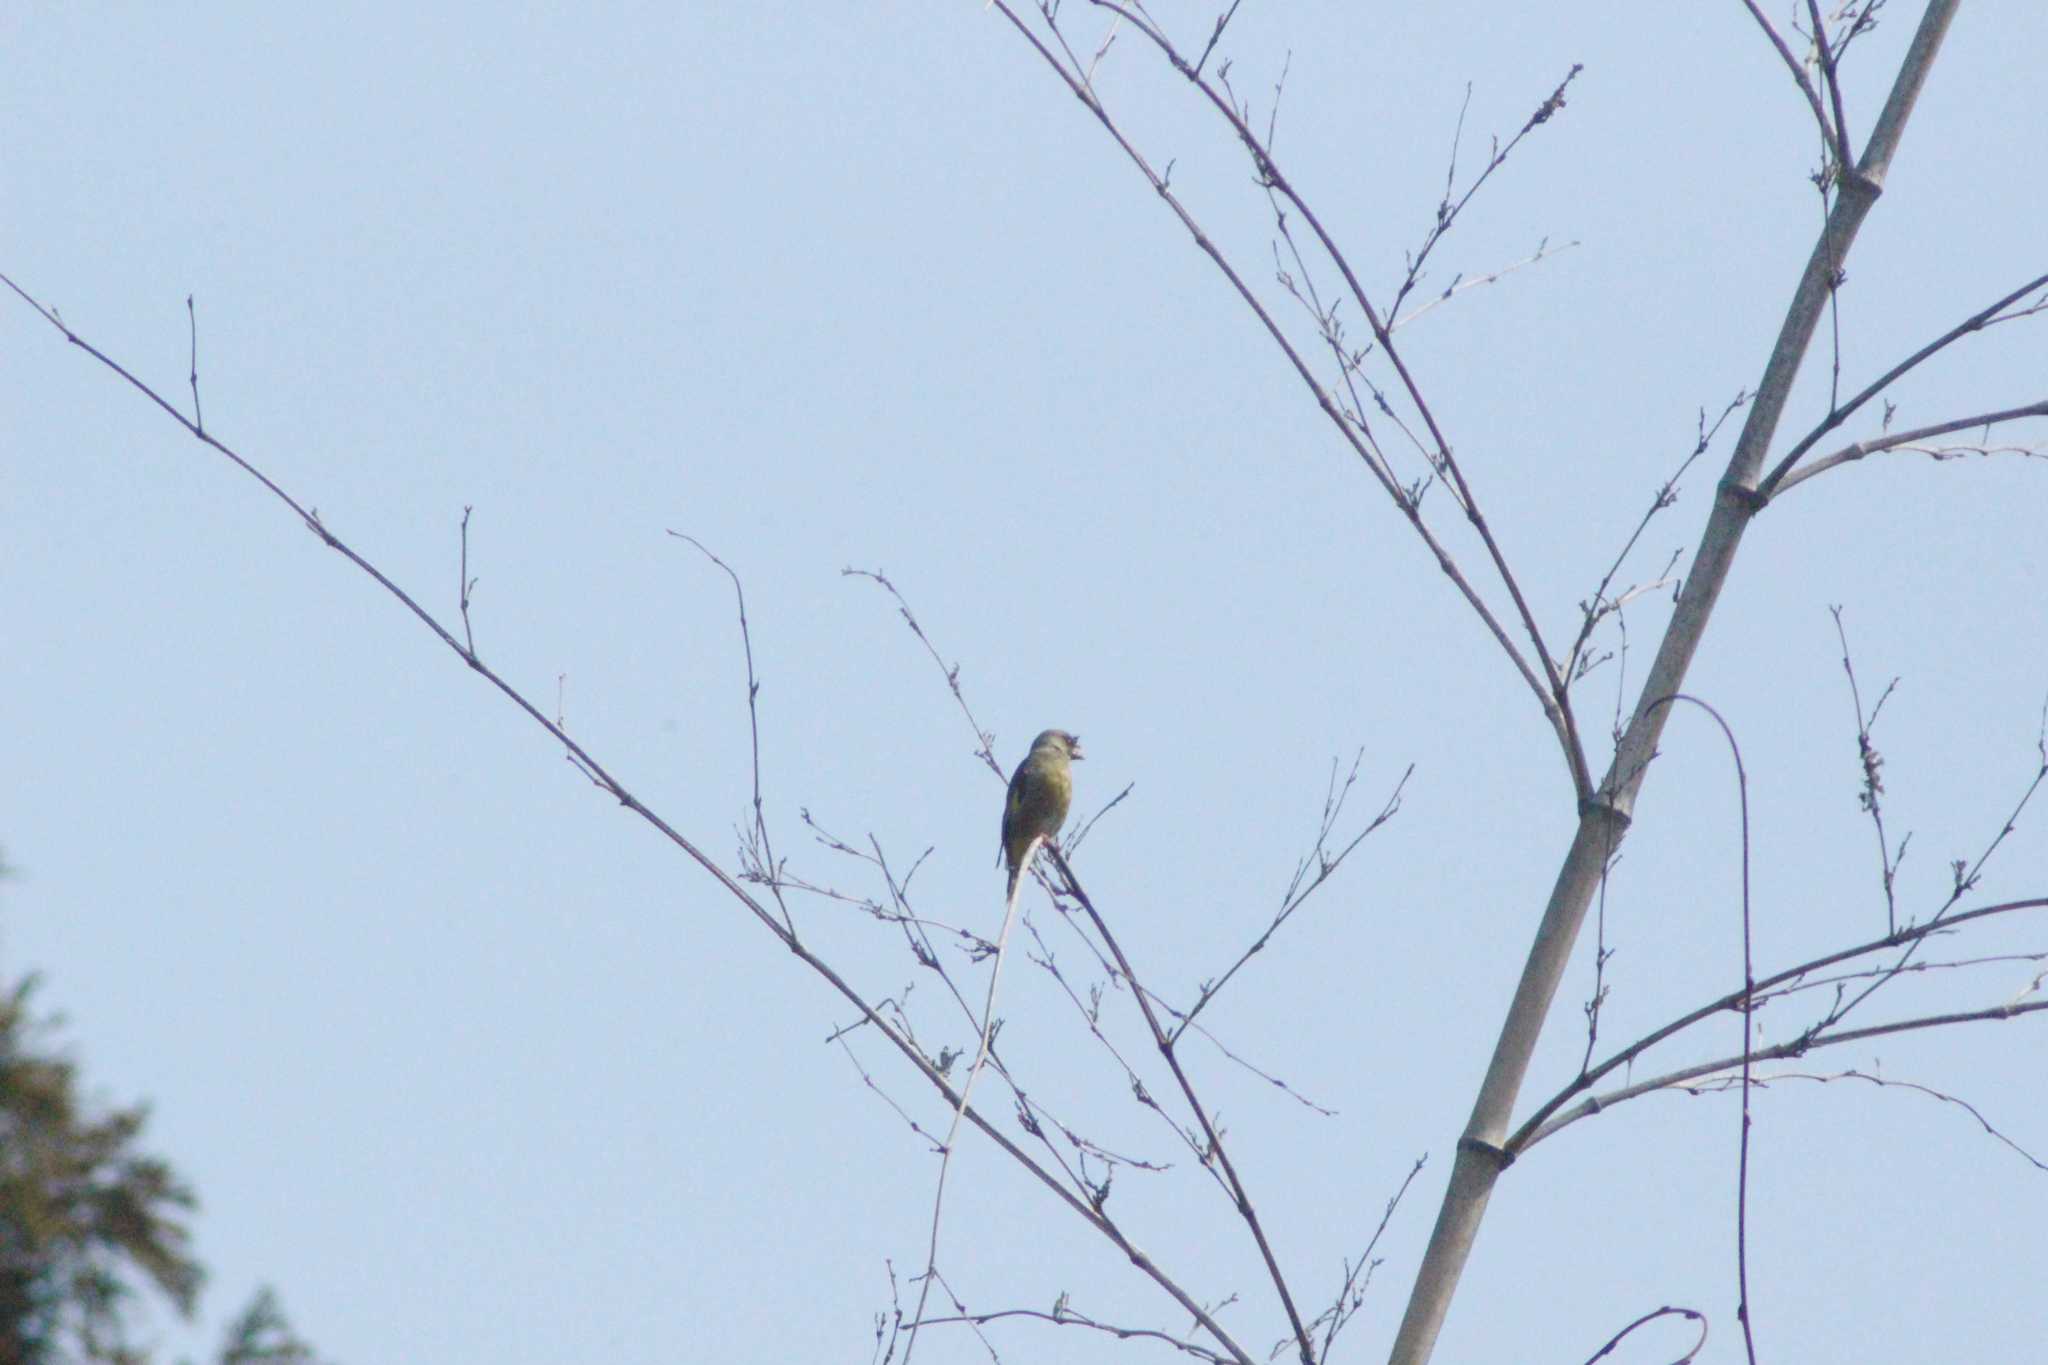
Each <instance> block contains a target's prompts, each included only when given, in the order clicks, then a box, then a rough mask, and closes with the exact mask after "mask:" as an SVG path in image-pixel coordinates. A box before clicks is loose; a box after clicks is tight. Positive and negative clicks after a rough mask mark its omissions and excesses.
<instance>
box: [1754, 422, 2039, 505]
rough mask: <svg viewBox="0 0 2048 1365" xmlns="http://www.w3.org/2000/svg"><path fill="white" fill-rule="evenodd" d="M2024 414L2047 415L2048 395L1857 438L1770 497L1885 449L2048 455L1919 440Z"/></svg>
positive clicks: (1937, 454)
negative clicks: (1930, 444)
mask: <svg viewBox="0 0 2048 1365" xmlns="http://www.w3.org/2000/svg"><path fill="white" fill-rule="evenodd" d="M2027 417H2048V398H2044V399H2042V400H2041V401H2039V402H2036V403H2028V404H2027V405H2025V406H2024V407H2017V408H2004V409H2001V410H2000V411H1998V412H1978V413H1972V414H1971V415H1970V416H1968V417H1957V418H1953V419H1951V420H1950V421H1946V422H1936V423H1934V424H1933V425H1932V426H1925V427H1915V428H1914V429H1913V430H1911V431H1900V432H1894V433H1892V434H1891V435H1889V436H1880V437H1876V438H1874V439H1872V440H1868V441H1857V442H1856V443H1855V444H1853V445H1846V446H1843V447H1842V448H1841V449H1840V450H1838V451H1835V452H1834V453H1833V454H1832V455H1824V456H1822V457H1821V458H1820V459H1818V460H1815V461H1814V462H1813V463H1812V464H1809V465H1806V466H1805V467H1803V468H1801V469H1798V470H1795V471H1794V472H1793V473H1791V474H1790V475H1788V476H1787V477H1786V478H1785V479H1784V480H1782V481H1781V482H1780V483H1779V484H1778V486H1777V488H1776V490H1775V491H1774V496H1778V495H1782V494H1783V493H1784V492H1785V491H1786V490H1787V489H1789V488H1796V487H1798V486H1799V485H1800V484H1802V483H1805V482H1806V481H1807V480H1808V479H1810V478H1812V477H1814V476H1815V475H1816V474H1825V473H1827V471H1828V470H1830V469H1833V468H1835V467H1836V466H1837V465H1845V464H1851V463H1853V462H1855V461H1857V460H1860V459H1862V458H1863V457H1864V456H1866V455H1876V454H1879V453H1881V452H1883V451H1887V450H1899V451H1910V452H1917V453H1918V454H1922V455H1926V456H1928V457H1930V458H1932V459H1936V460H1952V459H1955V458H1956V457H1958V456H1961V455H1985V456H1990V455H2021V456H2027V457H2033V458H2039V457H2042V456H2043V455H2044V454H2048V451H2044V450H2043V448H2042V447H2040V446H1996V447H1994V446H1985V445H1968V446H1943V447H1937V448H1929V447H1927V446H1925V445H1923V444H1922V443H1923V442H1925V441H1927V440H1930V439H1931V438H1933V437H1936V436H1946V435H1948V433H1950V432H1952V431H1970V430H1972V429H1975V428H1979V427H1985V428H1988V427H1994V426H1998V425H2000V424H2001V423H2005V422H2017V421H2019V420H2021V419H2022V418H2027Z"/></svg>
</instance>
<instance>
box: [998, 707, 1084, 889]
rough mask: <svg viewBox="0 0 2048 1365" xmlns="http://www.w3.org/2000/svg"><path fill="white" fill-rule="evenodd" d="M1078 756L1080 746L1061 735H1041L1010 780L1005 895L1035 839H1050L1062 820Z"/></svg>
mask: <svg viewBox="0 0 2048 1365" xmlns="http://www.w3.org/2000/svg"><path fill="white" fill-rule="evenodd" d="M1080 757H1081V741H1080V740H1078V739H1076V738H1075V737H1074V736H1072V735H1070V734H1068V733H1067V732H1066V731H1065V730H1045V731H1041V732H1040V733H1039V736H1038V738H1037V739H1034V740H1032V741H1031V752H1030V753H1028V754H1026V755H1025V756H1024V761H1023V762H1022V763H1019V764H1018V765H1017V771H1016V772H1014V773H1012V774H1011V775H1010V794H1009V796H1008V797H1007V798H1005V799H1004V801H1003V855H1002V856H1003V859H1004V860H1005V861H1006V862H1008V863H1009V865H1010V886H1009V890H1010V891H1011V892H1015V891H1016V889H1017V879H1018V878H1019V877H1021V876H1023V875H1024V855H1025V852H1026V851H1027V850H1028V849H1029V848H1030V847H1031V841H1032V840H1033V839H1034V838H1036V837H1038V836H1039V835H1044V836H1045V837H1046V838H1047V839H1048V840H1050V839H1051V838H1052V837H1053V836H1054V835H1055V834H1058V833H1059V832H1060V826H1061V825H1063V824H1065V823H1066V820H1067V804H1068V803H1069V802H1070V801H1072V800H1073V798H1074V769H1073V763H1072V760H1074V759H1077V758H1080Z"/></svg>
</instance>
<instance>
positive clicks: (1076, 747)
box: [1067, 739, 1088, 758]
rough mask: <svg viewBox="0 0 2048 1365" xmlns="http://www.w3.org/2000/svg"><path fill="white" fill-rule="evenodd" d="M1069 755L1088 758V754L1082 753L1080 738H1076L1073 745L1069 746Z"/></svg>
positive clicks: (1070, 756)
mask: <svg viewBox="0 0 2048 1365" xmlns="http://www.w3.org/2000/svg"><path fill="white" fill-rule="evenodd" d="M1067 757H1068V758H1086V757H1088V755H1086V754H1084V753H1082V752H1081V741H1080V740H1078V739H1077V740H1075V741H1074V743H1073V745H1072V746H1071V747H1069V748H1068V750H1067Z"/></svg>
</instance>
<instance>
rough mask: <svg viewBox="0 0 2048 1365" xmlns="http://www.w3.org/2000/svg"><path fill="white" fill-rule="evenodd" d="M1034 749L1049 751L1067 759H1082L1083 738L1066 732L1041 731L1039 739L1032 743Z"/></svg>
mask: <svg viewBox="0 0 2048 1365" xmlns="http://www.w3.org/2000/svg"><path fill="white" fill-rule="evenodd" d="M1031 747H1032V748H1033V749H1049V750H1051V751H1052V752H1054V753H1056V754H1060V755H1062V756H1064V757H1066V758H1082V757H1084V756H1085V755H1083V754H1082V752H1081V738H1080V736H1079V735H1070V734H1068V733H1067V732H1066V731H1065V730H1041V731H1039V734H1038V738H1037V739H1034V740H1032V741H1031Z"/></svg>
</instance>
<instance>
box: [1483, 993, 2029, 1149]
mask: <svg viewBox="0 0 2048 1365" xmlns="http://www.w3.org/2000/svg"><path fill="white" fill-rule="evenodd" d="M2042 1010H2048V1000H2037V1001H2033V1002H2031V1003H2027V1004H2017V1005H2013V1004H2007V1005H1989V1006H1986V1007H1985V1008H1983V1009H1977V1010H1957V1011H1954V1012H1951V1013H1948V1014H1929V1015H1922V1016H1920V1017H1918V1018H1914V1019H1897V1020H1893V1021H1892V1022H1890V1023H1886V1024H1872V1025H1870V1026H1868V1027H1866V1028H1855V1029H1842V1030H1840V1031H1839V1032H1835V1033H1830V1034H1827V1035H1826V1036H1824V1037H1818V1038H1816V1037H1809V1036H1808V1035H1806V1034H1803V1033H1802V1034H1801V1035H1800V1036H1799V1037H1797V1038H1791V1039H1787V1040H1786V1041H1785V1042H1782V1043H1774V1044H1772V1045H1771V1046H1769V1047H1760V1048H1755V1049H1752V1050H1751V1051H1750V1053H1749V1054H1748V1059H1749V1061H1751V1062H1752V1063H1755V1062H1768V1061H1777V1060H1780V1059H1783V1058H1786V1057H1803V1056H1805V1055H1806V1054H1807V1053H1809V1052H1812V1051H1814V1050H1815V1049H1817V1048H1824V1047H1839V1046H1841V1045H1842V1044H1844V1043H1859V1042H1862V1041H1864V1040H1866V1039H1869V1038H1886V1037H1890V1036H1891V1035H1892V1034H1895V1033H1913V1032H1917V1031H1919V1030H1921V1029H1931V1028H1948V1027H1950V1026H1952V1025H1956V1024H1976V1023H1986V1022H1992V1021H1998V1020H2007V1019H2017V1018H2019V1017H2020V1016H2021V1015H2026V1014H2038V1013H2040V1012H2041V1011H2042ZM1743 1060H1744V1059H1743V1058H1742V1057H1740V1056H1730V1057H1720V1058H1717V1059H1715V1060H1714V1061H1711V1062H1701V1063H1699V1064H1697V1065H1695V1066H1688V1067H1682V1068H1680V1069H1679V1070H1677V1071H1672V1072H1667V1073H1666V1074H1664V1075H1662V1076H1656V1077H1652V1078H1651V1079H1649V1080H1646V1081H1637V1082H1636V1083H1635V1084H1633V1085H1626V1086H1623V1087H1621V1088H1620V1089H1619V1090H1612V1091H1609V1092H1608V1093H1607V1094H1604V1095H1594V1096H1591V1097H1590V1098H1588V1099H1587V1100H1585V1101H1584V1102H1583V1103H1581V1104H1577V1105H1574V1106H1573V1107H1572V1108H1570V1109H1567V1110H1565V1111H1564V1112H1563V1113H1561V1114H1558V1115H1557V1116H1556V1117H1555V1118H1553V1119H1551V1120H1550V1121H1549V1122H1547V1123H1545V1124H1543V1125H1542V1126H1541V1127H1540V1128H1537V1129H1536V1130H1535V1131H1534V1132H1532V1133H1531V1134H1530V1135H1529V1140H1528V1141H1527V1142H1525V1143H1523V1144H1522V1146H1521V1150H1522V1151H1525V1152H1526V1151H1527V1150H1528V1149H1529V1148H1531V1147H1534V1146H1535V1145H1536V1144H1537V1143H1539V1142H1541V1141H1543V1140H1544V1139H1545V1138H1548V1137H1551V1136H1553V1135H1554V1134H1556V1133H1557V1132H1558V1131H1559V1130H1560V1129H1564V1128H1568V1127H1570V1126H1571V1125H1572V1124H1574V1123H1577V1122H1578V1121H1579V1120H1580V1119H1583V1118H1590V1117H1591V1116H1592V1115H1594V1114H1597V1113H1599V1112H1600V1111H1601V1110H1603V1109H1612V1108H1613V1107H1614V1106H1615V1105H1617V1104H1620V1103H1621V1102H1623V1101H1624V1100H1632V1099H1638V1098H1640V1097H1642V1096H1644V1095H1648V1094H1652V1093H1654V1092H1656V1091H1659V1090H1679V1089H1685V1088H1687V1087H1688V1086H1690V1085H1691V1084H1693V1083H1695V1082H1697V1081H1699V1080H1700V1079H1701V1078H1702V1077H1706V1076H1712V1075H1714V1074H1715V1073H1717V1072H1723V1071H1728V1070H1730V1069H1731V1068H1734V1067H1738V1066H1740V1065H1741V1064H1742V1062H1743ZM1729 1080H1730V1082H1731V1084H1732V1082H1733V1078H1732V1077H1731V1078H1729Z"/></svg>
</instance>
